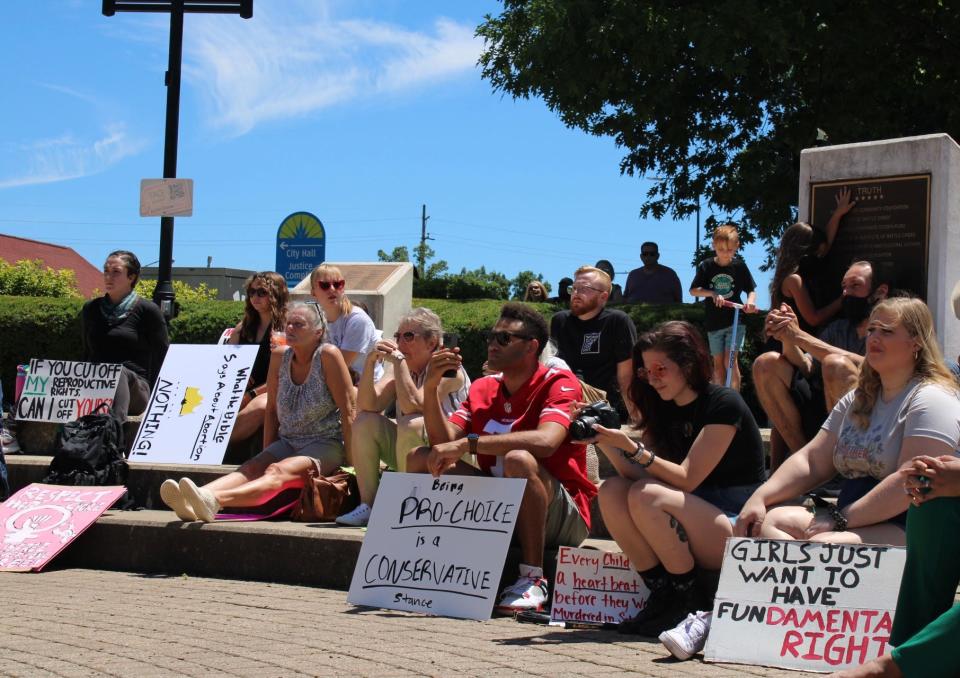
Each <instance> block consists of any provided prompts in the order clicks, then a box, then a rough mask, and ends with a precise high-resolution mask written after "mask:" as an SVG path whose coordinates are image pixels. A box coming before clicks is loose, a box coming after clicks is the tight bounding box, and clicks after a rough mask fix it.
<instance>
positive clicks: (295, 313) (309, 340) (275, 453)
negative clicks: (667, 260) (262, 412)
mask: <svg viewBox="0 0 960 678" xmlns="http://www.w3.org/2000/svg"><path fill="white" fill-rule="evenodd" d="M325 330H326V321H325V320H324V318H323V313H321V312H320V310H319V309H318V308H317V306H316V304H313V303H296V304H291V306H290V309H289V311H288V312H287V321H286V330H285V331H286V340H287V347H286V348H278V349H276V350H275V351H273V353H272V355H271V357H270V370H269V373H268V375H267V394H268V398H269V399H270V400H269V402H270V406H269V407H268V408H267V411H266V417H265V422H264V426H263V428H264V432H263V443H264V450H263V452H261V453H260V454H258V455H257V456H256V457H254V458H253V459H251V460H250V461H248V462H246V463H244V464H243V465H242V466H240V468H239V469H237V470H236V471H234V472H233V473H229V474H227V475H225V476H222V477H220V478H217V479H216V480H214V481H213V482H210V483H207V484H206V485H204V486H203V487H197V485H196V484H194V482H193V481H192V480H190V479H189V478H183V479H181V480H180V482H179V483H177V482H176V481H175V480H173V479H170V480H165V481H164V482H163V484H162V485H161V486H160V497H161V499H163V501H164V503H165V504H166V505H167V506H169V507H170V508H171V509H172V510H173V511H174V512H175V513H176V514H177V517H178V518H180V519H181V520H202V521H204V522H212V521H213V520H215V519H216V516H217V512H218V511H219V510H220V508H221V507H224V506H228V507H243V506H260V505H261V504H264V503H266V502H267V501H269V500H270V499H272V498H273V497H275V496H276V495H277V494H279V493H280V492H282V491H283V490H285V489H287V488H291V487H301V486H302V485H303V477H304V474H305V472H306V471H308V470H309V469H312V468H314V461H313V460H314V459H315V460H316V461H318V462H319V463H320V467H321V472H322V473H323V474H324V475H329V474H331V473H333V472H334V471H335V470H336V469H337V468H338V467H339V466H340V465H341V464H343V463H345V461H346V460H347V459H349V447H346V448H345V446H344V441H345V440H346V441H347V442H348V444H349V440H350V426H351V424H352V423H353V419H354V416H355V410H356V405H355V402H354V399H353V386H352V384H351V383H350V375H349V372H348V371H347V365H346V363H345V362H344V361H343V356H342V355H341V354H340V351H339V350H338V349H337V348H336V347H334V346H333V345H332V344H329V343H326V342H325V341H324V333H325Z"/></svg>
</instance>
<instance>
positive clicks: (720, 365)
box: [712, 355, 727, 386]
mask: <svg viewBox="0 0 960 678" xmlns="http://www.w3.org/2000/svg"><path fill="white" fill-rule="evenodd" d="M712 357H713V383H714V384H717V385H719V386H723V385H724V384H726V383H727V364H726V363H725V362H724V361H723V355H715V356H712Z"/></svg>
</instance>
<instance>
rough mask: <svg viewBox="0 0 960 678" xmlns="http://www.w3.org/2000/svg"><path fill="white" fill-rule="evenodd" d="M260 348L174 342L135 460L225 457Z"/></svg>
mask: <svg viewBox="0 0 960 678" xmlns="http://www.w3.org/2000/svg"><path fill="white" fill-rule="evenodd" d="M258 348H259V347H257V346H230V345H227V346H219V345H212V346H205V345H181V344H174V345H172V346H170V348H169V349H167V357H166V358H164V360H163V366H162V367H161V368H160V376H159V377H157V383H156V384H155V385H154V387H153V393H151V394H150V402H149V403H148V404H147V409H146V410H145V411H144V413H143V420H142V421H141V422H140V430H139V431H137V437H136V439H135V440H134V441H133V447H132V448H131V450H130V461H149V462H160V463H171V464H219V463H221V462H222V461H223V455H224V454H225V453H226V451H227V442H229V440H230V432H231V431H232V430H233V424H234V422H235V421H236V417H237V412H239V411H240V402H241V401H242V400H243V394H244V392H245V391H246V390H247V389H248V388H249V386H248V384H247V381H248V380H249V379H250V369H251V367H252V366H253V361H254V359H255V358H256V357H257V349H258Z"/></svg>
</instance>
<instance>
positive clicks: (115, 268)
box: [80, 250, 170, 420]
mask: <svg viewBox="0 0 960 678" xmlns="http://www.w3.org/2000/svg"><path fill="white" fill-rule="evenodd" d="M139 279H140V260H139V259H137V255H135V254H134V253H133V252H128V251H126V250H117V251H116V252H111V253H110V254H108V255H107V260H106V261H105V262H104V264H103V287H104V295H103V296H102V297H100V298H99V299H92V300H91V301H88V302H87V303H86V304H84V305H83V310H82V311H81V312H80V338H81V343H82V346H83V359H84V360H87V361H89V362H94V363H121V364H122V365H123V371H122V373H121V375H120V382H119V384H118V385H117V392H116V395H115V396H114V399H113V408H112V409H113V413H114V414H115V415H116V416H117V417H119V418H120V419H121V420H122V419H124V418H126V416H127V415H128V414H140V413H142V412H143V411H144V410H145V409H146V408H147V402H148V401H149V400H150V390H151V389H152V388H153V384H154V383H155V382H156V380H157V375H159V374H160V366H161V365H162V364H163V358H164V356H165V355H166V354H167V347H168V346H169V345H170V339H169V337H168V335H167V323H166V321H165V320H164V318H163V313H161V312H160V309H159V308H157V305H156V304H154V303H153V302H152V301H150V300H149V299H143V298H142V297H140V296H139V295H138V294H137V292H136V290H135V288H136V286H137V282H138V281H139Z"/></svg>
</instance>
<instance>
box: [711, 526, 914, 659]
mask: <svg viewBox="0 0 960 678" xmlns="http://www.w3.org/2000/svg"><path fill="white" fill-rule="evenodd" d="M905 560H906V549H903V548H897V547H892V546H874V545H871V544H821V543H814V542H805V541H776V540H754V539H728V540H727V547H726V552H725V554H724V558H723V569H722V571H721V572H720V586H719V588H718V590H717V597H716V601H715V602H714V607H713V624H712V627H711V629H710V635H709V637H708V639H707V647H706V652H705V657H706V659H707V661H718V662H736V663H740V664H763V665H766V666H782V667H785V668H791V669H802V670H805V671H835V670H838V669H841V668H844V667H847V666H859V665H860V664H863V663H864V662H867V661H869V660H871V659H875V658H876V657H879V656H880V655H882V654H884V653H885V652H888V651H889V649H890V648H889V647H888V646H887V644H888V642H889V640H890V629H891V627H892V626H893V613H894V610H895V609H896V606H897V594H898V593H899V590H900V576H901V575H902V573H903V565H904V562H905ZM745 638H749V639H750V642H744V639H745Z"/></svg>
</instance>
